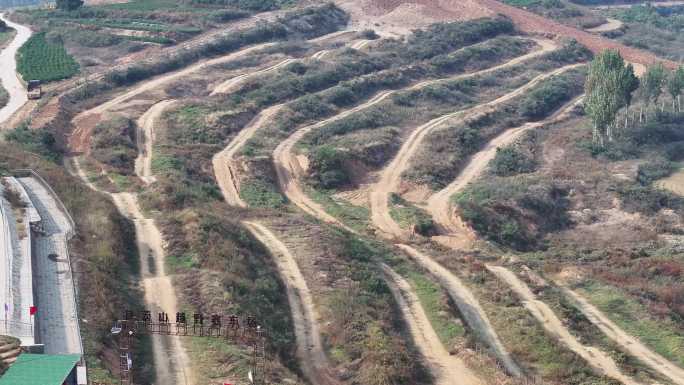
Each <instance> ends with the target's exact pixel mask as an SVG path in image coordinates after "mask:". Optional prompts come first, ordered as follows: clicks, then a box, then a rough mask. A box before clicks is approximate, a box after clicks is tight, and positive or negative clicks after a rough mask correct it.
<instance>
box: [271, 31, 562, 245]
mask: <svg viewBox="0 0 684 385" xmlns="http://www.w3.org/2000/svg"><path fill="white" fill-rule="evenodd" d="M534 41H535V42H537V43H538V44H539V45H540V49H539V50H537V51H534V52H531V53H528V54H526V55H522V56H519V57H517V58H515V59H512V60H510V61H508V62H506V63H503V64H500V65H497V66H494V67H491V68H487V69H485V70H482V71H477V72H473V73H469V74H462V75H457V76H453V77H449V78H443V79H433V80H426V81H422V82H420V83H417V84H415V85H412V86H410V87H406V88H403V89H400V90H387V91H381V92H379V93H378V94H376V95H375V96H374V97H373V98H371V99H370V100H368V101H366V102H365V103H362V104H360V105H358V106H356V107H354V108H351V109H348V110H345V111H343V112H341V113H339V114H337V115H335V116H333V117H330V118H328V119H325V120H322V121H319V122H317V123H315V124H312V125H308V126H304V127H302V128H299V129H298V130H296V131H295V132H294V133H293V134H292V135H290V136H289V137H288V138H287V139H285V140H284V141H283V142H281V143H280V144H279V145H278V146H277V147H276V149H275V151H274V152H273V160H274V163H275V168H276V172H277V174H278V184H279V186H280V189H281V191H282V192H283V193H284V194H285V196H287V198H288V199H289V200H290V201H291V202H292V203H294V204H295V205H297V206H298V207H299V208H300V209H302V210H303V211H304V212H306V213H307V214H309V215H311V216H313V217H316V218H318V219H320V220H322V221H323V222H326V223H330V224H334V225H337V226H340V227H342V228H344V229H345V230H347V231H349V232H352V233H355V231H354V230H352V229H351V228H350V227H349V226H347V225H345V224H344V223H342V222H341V221H339V220H338V219H337V218H335V217H333V216H332V215H330V214H328V213H327V212H326V211H325V209H324V208H323V207H322V206H321V205H320V204H318V203H316V202H314V201H313V200H312V199H311V198H309V196H308V195H307V194H306V193H304V191H303V189H302V187H301V178H302V177H303V174H304V173H303V171H302V167H301V165H300V164H299V161H298V159H297V157H296V156H294V154H293V152H292V150H293V149H294V146H295V145H296V144H297V142H299V141H300V140H301V139H302V138H303V137H304V136H305V135H306V134H308V133H309V132H311V131H313V130H315V129H318V128H321V127H323V126H324V125H326V124H329V123H332V122H335V121H337V120H340V119H343V118H346V117H347V116H350V115H352V114H355V113H357V112H359V111H363V110H365V109H367V108H369V107H372V106H374V105H376V104H378V103H380V102H382V101H383V100H385V99H387V98H388V97H389V96H392V95H394V94H395V93H397V92H400V91H408V90H415V89H419V88H422V87H425V86H428V85H431V84H435V83H439V82H443V81H453V80H458V79H466V78H469V77H474V76H480V75H483V74H487V73H490V72H493V71H496V70H499V69H502V68H507V67H510V66H513V65H516V64H518V63H521V62H523V61H525V60H528V59H531V58H533V57H536V56H539V55H542V54H544V53H547V52H550V51H552V50H554V49H555V48H556V45H555V44H554V43H553V42H552V41H550V40H545V39H534Z"/></svg>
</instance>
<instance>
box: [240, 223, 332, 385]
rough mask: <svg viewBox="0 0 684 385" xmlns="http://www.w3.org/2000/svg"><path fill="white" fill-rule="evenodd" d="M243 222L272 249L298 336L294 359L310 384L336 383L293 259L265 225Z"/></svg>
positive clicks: (312, 302) (310, 301) (311, 301)
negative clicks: (330, 371)
mask: <svg viewBox="0 0 684 385" xmlns="http://www.w3.org/2000/svg"><path fill="white" fill-rule="evenodd" d="M242 223H243V224H244V225H245V227H246V228H247V229H248V230H249V231H250V232H251V233H252V234H253V235H254V237H255V238H257V239H258V240H259V242H261V243H263V244H264V246H266V248H267V249H268V250H269V251H270V252H271V255H272V256H273V260H274V261H275V263H276V265H277V266H278V270H279V272H280V276H281V277H282V278H283V281H284V282H285V287H286V290H287V298H288V302H289V303H290V307H291V309H292V319H293V322H294V327H295V335H296V337H297V358H298V359H299V363H300V365H301V366H302V372H303V373H304V375H305V376H306V378H307V379H308V380H309V381H311V383H312V384H321V385H329V384H337V383H339V381H337V380H336V379H335V378H334V377H333V376H332V375H331V374H330V373H329V368H330V364H329V362H328V358H327V357H326V355H325V350H324V349H323V343H322V341H321V335H320V332H319V330H318V319H317V318H318V315H317V314H316V310H315V306H314V301H313V296H312V294H311V291H310V290H309V287H308V286H307V284H306V280H305V279H304V276H303V275H302V273H301V271H300V270H299V266H298V265H297V261H296V259H295V258H294V256H293V255H292V254H291V253H290V251H289V250H288V248H287V247H286V246H285V245H284V244H283V243H282V242H281V241H280V240H279V239H278V238H277V237H276V236H275V235H274V234H273V233H272V232H271V231H270V230H268V229H267V228H266V227H265V226H264V225H262V224H260V223H257V222H247V221H245V222H242Z"/></svg>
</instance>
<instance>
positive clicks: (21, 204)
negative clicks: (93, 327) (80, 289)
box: [0, 178, 41, 346]
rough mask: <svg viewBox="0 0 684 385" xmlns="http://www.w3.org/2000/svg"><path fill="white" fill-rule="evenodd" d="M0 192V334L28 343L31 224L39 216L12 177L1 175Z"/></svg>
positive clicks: (31, 323) (32, 330) (31, 340)
mask: <svg viewBox="0 0 684 385" xmlns="http://www.w3.org/2000/svg"><path fill="white" fill-rule="evenodd" d="M0 193H1V194H0V226H1V228H0V242H2V243H1V244H0V253H1V254H0V256H1V257H2V263H0V276H2V277H3V278H4V279H3V281H4V282H3V285H2V288H1V289H0V290H1V291H0V293H2V294H1V295H2V297H1V299H2V301H3V304H2V305H1V306H3V307H2V317H0V318H1V321H0V334H7V335H11V336H14V337H17V338H19V339H20V341H21V344H22V346H31V345H33V344H34V343H35V323H34V319H33V317H32V316H31V314H30V309H31V307H33V306H34V297H33V271H32V270H33V269H32V263H31V262H32V259H31V255H32V249H31V244H32V242H31V240H32V238H31V237H32V233H31V224H32V223H38V222H40V219H41V218H40V215H39V214H38V212H37V210H36V209H35V207H34V206H33V204H32V203H31V200H30V199H29V197H28V195H27V193H26V191H25V190H24V188H23V186H22V185H21V184H20V183H19V182H18V181H17V180H16V179H15V178H3V179H2V184H0ZM10 195H13V196H14V197H15V198H14V199H13V200H12V202H10V200H9V199H8V198H7V197H8V196H10Z"/></svg>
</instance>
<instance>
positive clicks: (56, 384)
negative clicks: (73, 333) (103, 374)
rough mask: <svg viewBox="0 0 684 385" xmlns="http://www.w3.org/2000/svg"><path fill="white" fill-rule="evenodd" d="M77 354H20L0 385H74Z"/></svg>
mask: <svg viewBox="0 0 684 385" xmlns="http://www.w3.org/2000/svg"><path fill="white" fill-rule="evenodd" d="M80 360H81V356H80V355H78V354H30V353H24V354H21V355H20V356H19V357H18V358H17V360H16V361H15V362H14V363H13V364H12V366H10V367H9V369H7V371H6V372H5V374H3V375H2V377H0V385H76V384H77V383H76V371H77V370H76V364H77V363H78V362H79V361H80Z"/></svg>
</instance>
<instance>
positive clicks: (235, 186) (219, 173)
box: [212, 104, 284, 207]
mask: <svg viewBox="0 0 684 385" xmlns="http://www.w3.org/2000/svg"><path fill="white" fill-rule="evenodd" d="M283 106H284V105H283V104H279V105H277V106H273V107H269V108H267V109H265V110H263V111H261V112H260V113H259V114H258V115H257V116H256V117H255V118H254V119H253V120H252V121H251V122H250V123H249V125H247V127H245V128H243V129H242V130H241V131H240V133H239V134H238V135H237V136H235V138H233V140H231V141H230V143H228V146H226V148H224V149H223V150H221V152H218V153H216V155H214V157H213V158H212V163H213V166H214V176H215V177H216V181H217V182H218V185H219V187H220V188H221V192H222V193H223V198H224V199H225V200H226V202H227V203H228V204H229V205H231V206H237V207H247V204H246V203H245V201H243V200H242V198H241V197H240V188H239V185H240V184H239V181H238V178H237V175H236V173H235V169H234V165H235V154H237V152H238V151H239V150H240V148H241V147H242V146H244V144H245V143H246V142H247V141H248V140H249V139H250V138H251V137H252V136H254V133H255V132H257V131H258V130H259V128H261V127H263V126H264V125H265V124H267V123H268V122H270V121H271V119H272V118H273V116H274V115H275V114H276V113H278V111H280V109H282V108H283Z"/></svg>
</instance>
